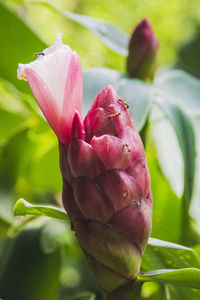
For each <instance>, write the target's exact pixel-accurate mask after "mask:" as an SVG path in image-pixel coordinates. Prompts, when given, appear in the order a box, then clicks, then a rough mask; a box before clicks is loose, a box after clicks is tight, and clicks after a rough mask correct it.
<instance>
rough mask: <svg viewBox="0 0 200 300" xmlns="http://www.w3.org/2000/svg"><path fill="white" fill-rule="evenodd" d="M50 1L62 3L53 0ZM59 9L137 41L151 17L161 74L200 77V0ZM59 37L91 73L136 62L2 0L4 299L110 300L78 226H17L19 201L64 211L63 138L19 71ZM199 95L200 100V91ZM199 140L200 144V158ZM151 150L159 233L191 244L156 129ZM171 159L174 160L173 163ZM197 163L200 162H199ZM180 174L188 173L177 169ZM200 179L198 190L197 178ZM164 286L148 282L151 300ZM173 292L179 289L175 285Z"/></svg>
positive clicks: (46, 13)
mask: <svg viewBox="0 0 200 300" xmlns="http://www.w3.org/2000/svg"><path fill="white" fill-rule="evenodd" d="M49 3H52V4H55V3H54V1H53V0H52V1H49ZM56 5H57V6H58V7H60V8H62V9H65V10H68V11H71V12H74V13H78V14H83V15H89V16H91V17H94V18H97V19H102V20H104V21H109V22H111V23H113V24H114V25H116V26H118V27H119V28H121V29H123V30H124V31H126V32H127V33H128V34H131V32H132V31H133V29H134V27H135V26H136V25H137V23H138V22H139V21H140V20H141V19H142V18H144V17H148V18H149V19H150V21H151V24H152V26H153V28H154V32H155V34H156V36H157V38H158V40H159V45H160V54H159V61H160V67H161V70H166V69H168V68H170V67H174V66H176V67H178V68H181V69H183V70H186V71H188V72H189V73H190V74H192V75H195V76H196V77H200V59H199V53H200V52H199V50H200V29H199V28H200V3H199V0H190V1H188V0H182V1H180V0H150V1H149V0H124V1H114V0H110V1H106V0H101V1H94V0H73V1H67V0H65V1H64V0H59V1H57V3H56ZM57 32H62V33H63V41H64V43H66V44H69V45H70V46H71V48H72V49H75V50H76V51H77V52H78V54H79V56H80V58H81V62H82V66H83V68H84V69H85V68H88V67H107V68H112V69H116V70H118V71H121V72H125V64H126V57H123V56H121V55H119V54H117V53H115V52H113V51H112V50H110V49H108V48H107V47H105V45H103V43H101V42H100V41H99V40H98V39H97V38H96V37H95V36H94V35H93V34H92V33H91V32H90V31H89V30H88V29H86V28H84V27H83V26H80V25H79V24H77V23H75V22H73V21H72V20H69V19H66V18H64V17H63V16H61V15H59V14H58V13H57V12H55V11H52V10H50V9H48V8H47V7H45V6H42V5H39V4H36V3H30V1H21V0H6V1H0V38H1V46H0V298H1V297H3V300H13V299H15V300H27V299H29V300H36V299H37V300H47V299H48V300H51V299H52V300H55V299H59V300H67V299H94V296H93V293H94V294H96V295H97V299H101V294H100V292H99V289H98V287H97V285H96V283H95V280H94V278H93V275H92V274H91V272H90V270H89V268H88V266H87V263H86V262H85V260H84V257H83V255H82V253H81V251H80V249H79V247H78V245H77V244H76V241H75V239H74V236H73V234H72V233H71V232H70V228H69V224H65V222H63V221H56V220H53V219H48V218H46V217H40V218H35V217H25V218H16V219H14V216H13V206H14V203H15V201H16V200H17V199H18V198H19V197H23V198H25V199H27V200H28V201H30V202H33V203H51V204H54V205H58V206H61V188H62V185H61V176H60V173H59V165H58V144H57V140H56V137H55V136H54V134H53V132H52V131H51V130H50V129H49V126H48V125H47V123H46V121H45V120H44V118H43V116H42V115H41V113H40V112H39V109H38V107H37V105H36V104H35V100H34V99H33V97H32V95H31V92H30V89H29V87H28V84H26V83H25V82H21V81H19V80H18V79H17V76H16V70H17V64H18V63H20V62H21V63H26V62H30V61H31V60H34V59H35V58H34V53H36V52H40V51H42V50H43V49H44V48H45V47H46V46H48V45H50V44H52V43H53V42H54V41H55V36H56V33H57ZM160 72H161V71H160ZM195 84H196V83H195ZM198 84H199V83H198ZM198 84H196V85H198ZM122 96H123V95H122ZM189 97H190V96H189ZM194 97H196V98H198V100H199V102H200V93H199V94H198V90H197V92H196V96H194ZM196 98H195V99H196ZM92 100H93V99H90V100H89V101H90V102H91V101H92ZM199 102H198V103H199ZM198 105H200V104H198ZM136 112H137V110H136V111H135V114H136ZM199 117H200V115H198V116H197V117H196V118H195V120H193V121H194V124H193V125H194V128H195V129H196V131H197V132H198V130H199ZM148 126H149V125H148ZM151 127H152V128H153V125H151ZM164 128H166V127H161V128H160V129H158V128H157V129H156V130H157V131H156V132H158V130H160V132H161V135H162V132H163V130H165V129H164ZM140 129H142V128H140ZM148 133H149V132H148ZM155 134H156V133H155ZM168 143H169V144H170V143H171V136H170V139H169V140H168ZM198 143H200V141H199V140H198V139H197V141H196V151H197V152H198V150H197V149H198ZM174 144H176V142H174ZM166 147H167V145H166ZM177 151H178V150H177ZM146 153H147V159H148V165H149V170H150V173H151V180H152V190H153V196H154V215H153V229H152V236H153V237H154V238H159V239H163V240H166V241H169V242H175V243H181V240H182V241H183V240H184V239H183V238H182V237H181V236H182V235H183V229H182V225H183V222H182V219H181V218H182V199H181V192H180V190H181V188H179V191H178V192H177V186H176V187H175V188H174V186H173V183H172V181H173V180H171V182H170V180H169V178H168V179H166V176H164V174H163V168H162V169H161V166H160V163H159V161H158V155H157V152H156V146H155V143H154V139H153V130H151V133H149V134H148V138H147V142H146ZM165 159H166V160H167V159H170V158H167V157H166V156H165ZM195 164H196V165H197V164H199V165H200V162H199V160H197V161H195ZM180 165H181V163H180ZM182 168H183V167H182ZM180 169H181V166H179V169H177V170H179V171H180ZM177 170H176V171H177ZM177 172H178V171H177ZM180 172H181V171H180ZM175 177H176V176H175ZM195 180H196V181H195V184H196V185H198V182H199V177H198V176H197V175H196V177H195ZM180 181H181V180H179V182H178V184H180ZM198 191H199V190H198V189H195V190H194V197H193V198H194V199H193V201H192V203H191V205H190V206H189V207H188V210H189V211H190V217H189V218H191V220H190V221H191V226H193V224H195V232H198V231H199V227H200V218H199V215H200V197H199V193H198ZM191 216H192V217H193V219H192V217H191ZM194 220H195V221H194ZM190 234H191V232H190ZM192 234H193V233H192ZM184 243H185V244H186V245H189V246H193V247H194V248H195V249H196V250H197V252H199V253H200V250H199V249H200V246H199V245H200V240H199V238H198V234H196V233H195V238H192V239H191V240H190V239H187V238H185V240H184ZM163 289H164V288H163V287H162V286H160V285H157V284H150V283H149V284H146V285H145V288H144V291H143V297H144V299H152V300H153V299H164V298H162V297H164V296H163ZM165 289H169V290H170V289H171V290H173V288H172V287H170V286H167V287H165ZM58 291H59V292H58ZM85 291H86V292H85ZM87 291H89V292H87ZM169 293H170V292H168V294H169ZM177 293H178V294H177ZM187 293H189V292H187V290H186V291H181V290H179V291H178V292H177V291H174V290H173V291H172V292H171V295H176V296H175V297H176V298H173V299H199V298H198V297H199V295H196V294H195V293H194V295H193V298H187V296H188V294H187ZM58 294H59V296H57V295H58ZM31 297H32V298H31ZM184 297H185V298H184ZM190 297H192V296H191V293H190ZM195 297H196V298H195ZM166 299H172V298H166Z"/></svg>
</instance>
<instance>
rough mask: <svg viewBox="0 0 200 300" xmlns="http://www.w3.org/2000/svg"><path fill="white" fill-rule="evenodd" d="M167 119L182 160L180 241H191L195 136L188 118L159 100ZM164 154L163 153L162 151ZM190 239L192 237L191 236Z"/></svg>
mask: <svg viewBox="0 0 200 300" xmlns="http://www.w3.org/2000/svg"><path fill="white" fill-rule="evenodd" d="M159 106H160V107H161V109H162V110H163V112H164V114H165V115H166V117H167V118H168V120H169V121H170V122H171V123H172V126H173V127H174V130H175V133H176V136H177V140H178V143H179V146H180V149H181V152H182V156H183V161H184V170H183V172H184V190H183V196H182V237H181V239H182V242H186V241H187V243H191V240H190V234H191V232H190V229H189V226H190V225H189V208H190V202H191V199H192V192H193V185H194V174H195V156H196V151H195V137H194V130H193V127H192V124H191V121H190V119H189V118H188V117H187V116H186V114H185V113H184V112H183V111H182V110H181V109H180V108H179V107H178V106H176V105H174V104H171V103H169V102H166V101H159ZM163 155H164V153H163ZM191 239H192V237H191Z"/></svg>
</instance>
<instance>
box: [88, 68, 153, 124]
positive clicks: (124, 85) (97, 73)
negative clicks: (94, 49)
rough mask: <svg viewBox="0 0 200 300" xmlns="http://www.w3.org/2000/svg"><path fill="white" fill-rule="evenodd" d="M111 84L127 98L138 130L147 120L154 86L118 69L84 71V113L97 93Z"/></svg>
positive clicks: (90, 69)
mask: <svg viewBox="0 0 200 300" xmlns="http://www.w3.org/2000/svg"><path fill="white" fill-rule="evenodd" d="M108 84H111V85H112V86H113V87H114V88H115V89H116V91H117V92H118V94H119V96H120V97H122V98H125V101H127V102H128V104H129V106H130V108H129V112H130V114H131V117H132V118H133V121H134V124H135V126H136V127H137V129H138V130H141V129H142V128H143V126H144V124H145V122H146V119H147V117H148V113H149V110H150V107H151V100H152V99H151V98H152V88H151V85H150V84H147V83H145V82H143V81H140V80H137V79H130V78H127V77H126V76H125V75H123V74H122V73H120V72H119V71H116V70H111V69H106V68H89V69H86V70H85V71H84V73H83V97H84V101H83V115H84V116H85V115H86V113H87V111H88V110H89V109H90V106H91V105H92V102H93V100H94V98H95V97H96V95H97V94H98V93H99V92H100V91H101V90H102V89H103V88H105V87H106V85H108Z"/></svg>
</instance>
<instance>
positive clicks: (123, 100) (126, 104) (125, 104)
mask: <svg viewBox="0 0 200 300" xmlns="http://www.w3.org/2000/svg"><path fill="white" fill-rule="evenodd" d="M125 100H126V99H121V98H119V99H118V101H119V102H120V103H122V104H124V106H125V107H126V108H129V104H128V103H127V102H125Z"/></svg>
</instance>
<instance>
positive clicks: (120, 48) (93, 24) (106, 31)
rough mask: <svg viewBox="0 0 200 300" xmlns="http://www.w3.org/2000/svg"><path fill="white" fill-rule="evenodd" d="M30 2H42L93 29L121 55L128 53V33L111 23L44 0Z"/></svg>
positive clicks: (109, 46) (106, 43)
mask: <svg viewBox="0 0 200 300" xmlns="http://www.w3.org/2000/svg"><path fill="white" fill-rule="evenodd" d="M30 3H36V4H42V5H44V6H47V7H48V8H50V9H53V10H54V11H56V12H58V13H59V14H61V15H62V16H64V17H65V18H67V19H71V20H73V21H75V22H77V23H79V24H81V25H83V26H85V27H86V28H88V29H89V30H91V31H92V32H93V33H94V34H95V35H96V36H97V37H98V38H99V39H100V40H101V41H102V42H103V43H104V44H105V45H106V46H107V47H108V48H110V49H111V50H113V51H115V52H117V53H119V54H121V55H127V54H128V50H127V49H128V41H129V36H128V34H127V33H125V32H124V31H122V30H121V29H119V28H118V27H116V26H114V25H112V24H111V23H108V22H106V21H103V20H97V19H94V18H92V17H88V16H85V15H79V14H75V13H72V12H69V11H66V10H63V9H60V8H58V7H56V6H55V5H52V4H49V3H46V2H44V1H30Z"/></svg>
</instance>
